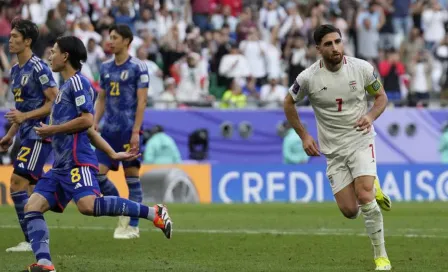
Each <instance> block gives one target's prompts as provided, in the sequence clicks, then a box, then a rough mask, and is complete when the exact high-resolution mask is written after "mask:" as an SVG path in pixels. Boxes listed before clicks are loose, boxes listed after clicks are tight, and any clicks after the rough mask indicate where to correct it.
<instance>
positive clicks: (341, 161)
mask: <svg viewBox="0 0 448 272" xmlns="http://www.w3.org/2000/svg"><path fill="white" fill-rule="evenodd" d="M327 177H328V179H329V180H330V185H331V189H332V191H333V195H334V197H335V199H336V203H337V204H338V207H339V210H340V211H341V212H342V214H343V215H344V216H345V217H346V218H349V219H356V218H357V217H358V216H359V214H360V211H359V205H358V202H357V199H356V195H355V189H354V186H353V177H352V175H351V173H350V171H349V169H348V167H347V165H346V160H345V157H344V156H341V155H334V156H328V157H327Z"/></svg>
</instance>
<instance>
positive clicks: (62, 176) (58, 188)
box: [34, 166, 101, 213]
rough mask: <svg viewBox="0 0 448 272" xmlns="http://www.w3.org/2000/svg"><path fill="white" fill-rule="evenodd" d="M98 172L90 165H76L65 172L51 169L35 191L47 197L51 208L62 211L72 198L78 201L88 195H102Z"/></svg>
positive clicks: (40, 180) (41, 179)
mask: <svg viewBox="0 0 448 272" xmlns="http://www.w3.org/2000/svg"><path fill="white" fill-rule="evenodd" d="M97 173H98V171H97V170H96V169H94V168H92V167H88V166H76V167H74V168H73V169H72V170H67V171H64V172H62V171H59V170H57V171H54V170H53V169H51V170H50V171H48V172H47V173H45V175H44V176H43V177H42V178H40V179H39V182H38V183H37V185H36V188H34V193H38V194H40V195H42V196H43V197H45V198H46V199H47V201H48V203H49V204H50V210H52V211H54V212H60V213H61V212H63V211H64V209H65V207H66V206H67V204H68V203H69V202H70V201H71V200H72V199H73V200H74V201H75V202H78V200H80V199H81V198H83V197H85V196H88V195H96V196H101V191H100V188H99V186H98V181H97V179H96V175H97Z"/></svg>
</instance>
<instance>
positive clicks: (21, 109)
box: [0, 19, 57, 252]
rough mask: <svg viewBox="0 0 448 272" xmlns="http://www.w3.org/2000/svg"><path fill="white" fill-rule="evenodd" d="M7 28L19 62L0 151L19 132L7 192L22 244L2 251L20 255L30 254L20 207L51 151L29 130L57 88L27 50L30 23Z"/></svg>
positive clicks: (34, 32) (33, 33) (32, 32)
mask: <svg viewBox="0 0 448 272" xmlns="http://www.w3.org/2000/svg"><path fill="white" fill-rule="evenodd" d="M11 28H12V30H11V35H10V38H9V51H10V52H11V53H12V54H16V55H17V58H18V60H19V63H18V64H16V65H14V66H13V67H12V69H11V90H12V92H13V94H14V100H15V109H12V110H11V111H9V112H8V113H7V114H6V116H5V117H6V118H7V119H8V121H9V122H11V123H12V126H11V128H10V129H9V131H8V133H7V134H6V135H5V136H4V137H3V138H2V139H1V140H0V151H2V152H3V151H6V150H8V148H9V147H10V146H11V144H12V143H13V139H14V136H15V135H16V134H17V132H19V135H20V139H21V146H20V152H19V154H18V156H17V159H16V160H15V162H14V172H13V174H12V176H11V188H10V193H11V199H12V201H13V202H14V207H15V210H16V213H17V216H18V218H19V223H20V226H21V228H22V231H23V234H24V235H25V241H23V242H20V243H19V244H18V245H17V246H14V247H10V248H7V249H6V252H24V251H31V245H30V243H29V239H28V234H27V231H26V225H25V220H24V208H25V205H26V203H27V202H28V194H31V192H32V191H33V188H34V185H36V182H37V180H38V179H39V178H40V176H41V175H42V172H43V167H44V164H45V162H46V160H47V158H48V155H49V154H50V152H51V143H50V141H49V139H42V138H41V137H39V136H37V135H36V132H35V131H34V130H33V127H34V126H36V124H39V123H40V122H45V120H46V119H47V117H48V115H49V114H50V111H51V104H52V103H53V100H54V99H55V97H56V94H57V87H56V82H55V81H54V79H53V75H52V73H51V70H50V68H48V66H47V65H46V64H45V63H44V62H43V61H42V60H41V59H39V58H38V57H36V56H35V55H34V54H33V52H32V51H31V48H32V47H33V45H34V44H35V43H36V40H37V38H38V36H39V30H38V28H37V26H36V25H35V24H34V23H32V22H31V21H28V20H20V19H18V20H14V21H13V22H12V27H11Z"/></svg>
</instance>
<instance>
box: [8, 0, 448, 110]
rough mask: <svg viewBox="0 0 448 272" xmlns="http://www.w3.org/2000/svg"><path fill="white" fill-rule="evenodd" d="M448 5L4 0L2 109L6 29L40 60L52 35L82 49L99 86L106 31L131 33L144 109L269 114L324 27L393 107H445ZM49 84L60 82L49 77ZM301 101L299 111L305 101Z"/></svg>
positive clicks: (308, 59)
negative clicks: (24, 38)
mask: <svg viewBox="0 0 448 272" xmlns="http://www.w3.org/2000/svg"><path fill="white" fill-rule="evenodd" d="M447 5H448V0H321V1H312V0H310V1H307V0H287V1H282V0H267V1H260V0H258V1H257V0H3V2H0V68H1V69H0V70H1V73H2V78H3V82H4V83H6V84H2V85H0V104H1V105H3V106H6V105H7V104H8V103H10V101H11V100H12V99H11V95H10V94H9V92H8V88H7V83H8V70H9V68H10V67H11V66H12V65H13V64H14V63H15V62H16V60H15V58H14V56H11V55H9V53H8V46H7V42H8V36H9V32H10V30H11V25H10V22H11V20H12V19H13V18H15V17H17V16H18V15H19V16H20V17H21V18H25V19H30V20H32V21H33V22H35V23H36V24H37V25H39V28H40V33H41V36H40V38H39V42H38V43H37V46H36V48H34V52H35V54H36V55H38V56H40V57H42V58H44V59H47V57H48V55H49V48H50V46H52V44H53V43H54V41H55V39H56V38H57V37H58V36H60V35H66V34H73V35H76V36H78V37H79V38H80V39H82V41H83V42H84V43H85V45H86V48H87V49H88V60H87V63H85V64H84V66H83V70H82V72H83V73H84V74H85V75H86V76H87V77H89V78H90V80H91V81H92V82H93V83H94V84H95V86H98V80H99V65H100V64H101V62H102V61H104V60H106V59H108V58H111V57H113V56H111V54H110V50H109V44H108V27H109V26H110V25H111V24H113V23H123V24H127V25H129V26H130V27H131V28H132V30H133V32H134V34H135V38H134V41H133V42H132V44H131V47H130V49H129V52H130V54H131V55H132V56H135V57H137V58H139V59H141V60H143V61H144V62H145V63H146V64H147V66H148V71H149V74H150V79H151V88H150V91H149V98H150V99H149V101H150V104H149V106H150V107H155V108H159V109H167V108H176V107H189V106H196V107H210V106H213V107H219V108H223V109H227V108H248V107H249V108H258V107H263V108H275V107H279V106H281V103H282V100H283V98H284V96H285V94H286V92H287V90H288V87H289V85H291V84H292V82H293V81H294V80H295V78H296V77H297V75H298V74H299V73H300V72H301V71H303V70H304V69H306V68H307V67H308V66H309V65H311V64H312V63H313V62H315V61H316V60H317V59H318V58H319V56H318V54H317V52H316V49H315V44H314V42H313V39H312V33H313V31H314V29H315V28H316V27H317V26H318V25H320V24H324V23H330V24H333V25H335V26H337V27H338V28H339V29H340V30H341V32H342V36H343V37H342V38H343V41H344V45H345V53H346V55H349V56H356V57H359V58H362V59H365V60H367V61H369V62H370V63H372V64H373V65H374V66H375V67H376V68H377V70H378V73H379V75H380V76H381V79H382V81H383V83H384V87H385V89H386V91H387V93H388V96H389V100H390V101H391V104H393V105H395V106H404V105H406V106H422V107H425V106H432V107H437V106H444V105H445V103H446V101H447V100H448V35H446V30H447V27H448V24H447V23H448V11H447ZM55 77H56V78H57V80H60V79H59V76H58V75H55ZM304 103H307V102H306V101H305V102H304Z"/></svg>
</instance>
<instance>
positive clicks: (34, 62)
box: [11, 55, 56, 140]
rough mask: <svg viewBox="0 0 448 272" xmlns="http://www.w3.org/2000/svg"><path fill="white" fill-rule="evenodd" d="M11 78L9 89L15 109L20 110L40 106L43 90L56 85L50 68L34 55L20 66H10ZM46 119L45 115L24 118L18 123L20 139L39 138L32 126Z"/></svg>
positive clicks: (26, 110) (44, 98) (43, 101)
mask: <svg viewBox="0 0 448 272" xmlns="http://www.w3.org/2000/svg"><path fill="white" fill-rule="evenodd" d="M11 79H12V81H11V90H12V93H13V94H14V100H15V102H16V109H17V110H19V111H21V112H29V111H33V110H35V109H38V108H40V107H42V106H43V105H44V104H45V100H46V97H45V94H44V91H45V90H47V89H48V88H51V87H55V86H56V82H55V81H54V79H53V74H52V73H51V70H50V68H48V66H47V64H45V63H44V62H43V61H42V60H41V59H39V58H38V57H36V56H34V55H33V56H32V57H31V58H30V59H29V60H28V61H27V62H26V63H25V65H23V66H22V67H20V66H19V65H18V64H17V65H14V66H13V67H12V68H11ZM46 121H47V117H44V118H41V119H29V120H26V121H25V122H23V123H22V124H21V125H20V129H19V134H20V138H21V139H22V140H33V139H34V140H37V139H41V138H40V137H39V136H37V134H36V132H35V131H34V129H33V127H35V126H38V125H39V124H40V122H44V123H46Z"/></svg>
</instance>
